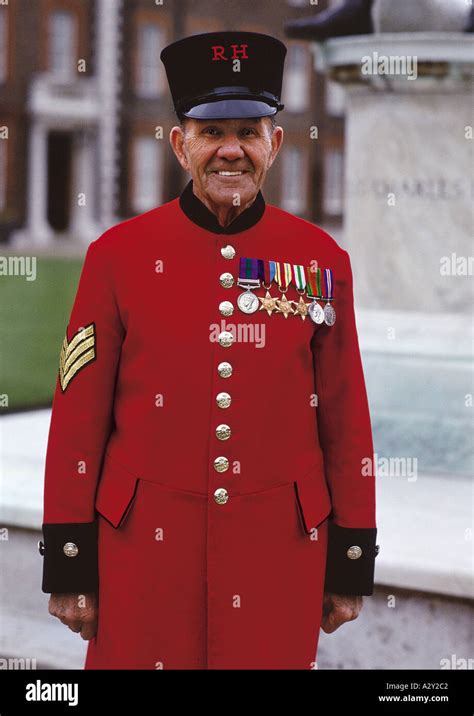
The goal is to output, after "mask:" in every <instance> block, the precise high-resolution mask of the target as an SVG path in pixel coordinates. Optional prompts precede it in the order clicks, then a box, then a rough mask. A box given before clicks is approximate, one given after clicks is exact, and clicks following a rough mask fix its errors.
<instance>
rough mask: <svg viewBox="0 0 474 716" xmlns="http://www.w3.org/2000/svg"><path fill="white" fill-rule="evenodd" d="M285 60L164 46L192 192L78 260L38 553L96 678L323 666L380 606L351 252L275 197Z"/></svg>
mask: <svg viewBox="0 0 474 716" xmlns="http://www.w3.org/2000/svg"><path fill="white" fill-rule="evenodd" d="M285 53H286V49H285V46H284V45H283V44H282V43H281V42H280V41H279V40H277V39H275V38H272V37H269V36H266V35H261V34H257V33H243V32H223V33H208V34H204V35H196V36H193V37H189V38H185V39H183V40H180V41H178V42H175V43H173V44H172V45H170V46H168V47H167V48H165V49H164V50H163V52H162V56H161V57H162V60H163V62H164V64H165V67H166V71H167V75H168V80H169V83H170V88H171V92H172V96H173V101H174V106H175V109H176V112H177V115H178V117H179V119H180V122H181V124H180V126H176V127H173V129H172V130H171V135H170V141H171V145H172V147H173V150H174V153H175V154H176V157H177V159H178V161H179V162H180V164H181V166H182V167H183V168H184V169H185V170H186V171H187V172H188V173H189V174H190V175H191V180H190V181H189V183H188V185H187V186H186V188H185V189H184V191H183V193H182V195H181V196H180V197H179V199H175V200H174V201H171V202H169V203H168V204H165V205H164V206H161V207H158V208H156V209H153V210H152V211H149V212H147V213H145V214H142V215H141V216H138V217H136V218H134V219H132V220H130V221H126V222H123V223H121V224H119V225H117V226H115V227H113V228H111V229H109V230H108V231H106V232H105V233H104V234H103V235H102V236H101V237H100V238H99V239H97V240H96V241H94V242H93V243H92V244H91V246H90V247H89V249H88V252H87V255H86V259H85V263H84V267H83V271H82V275H81V279H80V282H79V287H78V291H77V295H76V299H75V302H74V306H73V309H72V312H71V316H70V320H69V323H68V326H67V328H66V335H65V338H64V343H63V346H62V350H61V355H60V365H59V376H58V383H57V387H56V393H55V398H54V404H53V413H52V420H51V428H50V434H49V440H48V451H47V461H46V477H45V506H44V524H43V534H44V541H43V542H41V543H40V551H41V553H42V554H43V555H44V560H45V562H44V572H43V591H45V592H51V598H50V606H49V611H50V613H51V614H53V615H54V616H56V617H58V618H59V619H60V620H61V621H62V622H64V623H65V624H67V625H68V626H69V628H70V629H72V630H73V631H76V632H80V634H81V636H82V637H83V638H84V639H87V640H89V645H88V651H87V658H86V663H85V668H87V669H100V668H113V669H138V668H140V669H158V668H159V669H161V668H165V669H245V668H248V669H312V668H316V651H317V645H318V635H319V630H320V626H321V625H322V628H323V629H324V630H325V631H327V632H332V631H334V630H335V629H337V628H338V627H339V626H340V625H341V624H343V623H344V622H346V621H350V620H352V619H355V618H356V617H357V616H358V614H359V611H360V608H361V604H362V595H364V594H371V593H372V591H373V569H374V561H375V555H376V545H375V537H376V524H375V490H374V475H373V470H372V467H371V465H372V457H373V452H372V451H373V448H372V437H371V426H370V416H369V410H368V405H367V398H366V392H365V385H364V377H363V372H362V367H361V360H360V354H359V348H358V341H357V333H356V327H355V320H354V310H353V297H352V275H351V268H350V262H349V257H348V254H347V253H346V251H344V250H343V249H341V248H340V247H339V246H338V245H337V244H336V243H335V241H334V240H333V239H332V238H331V237H330V236H328V234H326V233H325V232H324V231H322V230H321V229H319V228H318V227H316V226H314V225H312V224H310V223H308V222H306V221H303V220H301V219H298V218H296V217H294V216H292V215H290V214H288V213H286V212H284V211H282V210H280V209H278V208H276V207H273V206H268V205H267V204H266V203H265V201H264V198H263V195H262V193H261V187H262V185H263V182H264V180H265V176H266V174H267V171H268V170H269V169H270V167H271V166H272V164H273V162H274V160H275V158H276V156H277V154H278V151H279V150H280V148H281V145H282V141H283V130H282V128H281V127H279V126H276V123H275V121H274V118H275V115H276V113H277V112H278V111H279V110H281V109H283V105H282V104H281V101H280V93H281V83H282V74H283V64H284V58H285ZM305 299H307V300H305ZM336 315H337V319H336Z"/></svg>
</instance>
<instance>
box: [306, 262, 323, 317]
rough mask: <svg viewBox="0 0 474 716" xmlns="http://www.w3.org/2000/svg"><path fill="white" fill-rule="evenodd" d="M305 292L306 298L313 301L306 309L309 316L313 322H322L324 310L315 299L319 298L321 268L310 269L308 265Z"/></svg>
mask: <svg viewBox="0 0 474 716" xmlns="http://www.w3.org/2000/svg"><path fill="white" fill-rule="evenodd" d="M306 294H307V296H308V298H312V299H313V303H312V304H311V305H310V307H309V309H308V313H309V317H310V318H311V320H312V321H314V323H318V324H319V323H323V321H324V311H323V309H322V308H321V306H320V305H319V303H318V302H317V301H316V299H317V298H321V269H320V268H317V269H316V270H315V271H312V269H311V267H309V266H308V283H307V284H306Z"/></svg>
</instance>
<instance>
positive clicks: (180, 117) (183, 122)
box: [177, 113, 277, 134]
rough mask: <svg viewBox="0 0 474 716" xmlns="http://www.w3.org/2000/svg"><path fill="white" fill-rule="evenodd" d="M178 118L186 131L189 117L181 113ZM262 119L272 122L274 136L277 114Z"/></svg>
mask: <svg viewBox="0 0 474 716" xmlns="http://www.w3.org/2000/svg"><path fill="white" fill-rule="evenodd" d="M177 117H178V121H179V124H180V126H181V129H183V130H184V129H185V127H186V120H187V119H189V118H188V117H185V116H184V114H180V113H177ZM262 119H269V120H270V122H271V129H272V134H273V131H274V129H275V127H276V126H277V120H276V114H272V115H271V116H267V117H262Z"/></svg>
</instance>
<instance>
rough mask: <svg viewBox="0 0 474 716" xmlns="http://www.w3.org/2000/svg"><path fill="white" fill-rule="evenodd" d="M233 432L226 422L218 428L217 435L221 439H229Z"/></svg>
mask: <svg viewBox="0 0 474 716" xmlns="http://www.w3.org/2000/svg"><path fill="white" fill-rule="evenodd" d="M231 433H232V431H231V429H230V427H229V426H228V425H226V424H225V423H221V424H220V425H218V426H217V428H216V437H217V438H218V439H219V440H228V439H229V438H230V436H231Z"/></svg>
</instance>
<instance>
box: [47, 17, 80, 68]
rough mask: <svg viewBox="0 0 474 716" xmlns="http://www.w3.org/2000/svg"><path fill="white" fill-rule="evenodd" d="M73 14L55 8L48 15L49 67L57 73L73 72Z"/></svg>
mask: <svg viewBox="0 0 474 716" xmlns="http://www.w3.org/2000/svg"><path fill="white" fill-rule="evenodd" d="M74 24H75V23H74V16H73V15H72V13H70V12H65V11H63V10H57V11H55V12H52V13H51V15H50V16H49V69H50V71H51V72H54V73H55V74H58V75H66V76H70V75H72V74H73V73H74V69H75V67H74V65H75V60H76V57H75V52H76V51H75V37H74V29H75V28H74Z"/></svg>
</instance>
